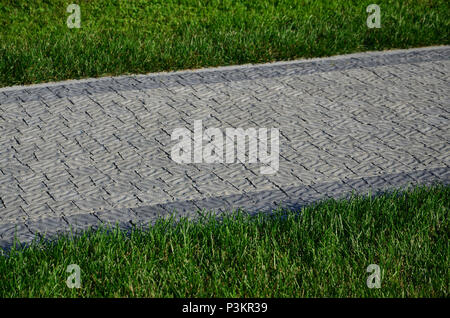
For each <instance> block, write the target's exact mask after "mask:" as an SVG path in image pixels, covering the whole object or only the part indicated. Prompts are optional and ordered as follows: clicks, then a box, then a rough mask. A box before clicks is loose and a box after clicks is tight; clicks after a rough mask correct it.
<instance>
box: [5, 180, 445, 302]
mask: <svg viewBox="0 0 450 318" xmlns="http://www.w3.org/2000/svg"><path fill="white" fill-rule="evenodd" d="M449 198H450V187H449V186H434V187H431V188H426V187H420V188H414V189H411V190H409V191H408V192H397V193H391V194H386V195H383V196H377V197H375V198H371V197H354V198H353V199H351V200H349V201H345V200H341V201H334V200H330V201H326V202H322V203H320V204H317V205H314V206H310V207H307V208H304V209H303V210H301V211H300V213H298V212H297V213H294V212H292V211H281V210H280V211H278V212H277V213H276V214H273V215H271V216H268V215H262V214H261V215H258V216H254V217H251V216H248V215H245V214H243V213H238V214H235V215H234V217H225V218H224V219H223V220H222V222H219V221H218V220H217V219H216V218H205V219H204V220H203V221H202V222H197V223H195V222H192V221H182V222H179V223H174V222H170V221H161V222H159V223H157V224H156V225H155V226H153V227H150V228H149V229H146V230H144V231H142V230H135V231H133V232H132V233H131V235H130V236H126V235H125V234H124V232H121V231H119V230H115V231H114V232H113V233H109V234H108V233H106V232H105V231H97V232H90V233H87V234H85V235H84V236H81V237H77V238H75V239H67V238H64V237H61V238H60V239H59V241H57V242H56V243H54V244H53V245H51V244H50V245H44V246H39V245H34V246H33V245H32V246H31V247H29V248H26V249H20V250H14V249H13V250H12V251H10V254H9V256H0V297H74V296H81V297H94V296H99V297H110V296H120V297H135V296H143V297H316V296H327V297H448V286H449V235H450V228H449V208H450V200H449ZM69 264H77V265H79V266H80V268H81V288H79V289H69V288H68V287H67V286H66V283H65V282H66V279H67V277H68V276H69V275H70V274H69V273H66V268H67V266H68V265H69ZM369 264H377V265H379V266H380V268H381V272H382V276H381V288H379V289H369V288H368V287H367V286H366V280H367V277H368V276H369V273H367V272H366V269H367V266H368V265H369Z"/></svg>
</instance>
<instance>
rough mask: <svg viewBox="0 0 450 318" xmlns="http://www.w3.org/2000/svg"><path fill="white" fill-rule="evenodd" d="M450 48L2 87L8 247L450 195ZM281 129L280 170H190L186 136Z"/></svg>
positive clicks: (1, 187) (3, 242)
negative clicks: (367, 200)
mask: <svg viewBox="0 0 450 318" xmlns="http://www.w3.org/2000/svg"><path fill="white" fill-rule="evenodd" d="M449 71H450V47H448V46H443V47H433V48H423V49H412V50H398V51H389V52H372V53H363V54H352V55H346V56H338V57H332V58H324V59H314V60H301V61H293V62H284V63H272V64H265V65H256V66H240V67H228V68H217V69H206V70H200V71H184V72H176V73H161V74H150V75H136V76H121V77H113V78H102V79H90V80H82V81H67V82H60V83H50V84H41V85H33V86H25V87H9V88H2V89H0V198H1V199H0V246H8V244H10V243H11V242H12V240H13V237H14V235H16V237H17V238H18V239H19V240H20V241H22V242H28V241H30V240H31V239H32V238H33V237H34V236H35V235H36V234H39V235H42V234H43V233H46V234H47V235H48V236H52V235H54V234H55V233H58V232H66V231H69V230H70V229H72V230H82V229H85V228H87V227H89V226H95V225H98V224H101V223H116V222H118V223H120V224H121V225H122V226H124V227H127V226H131V225H132V224H147V223H149V222H152V221H154V220H155V218H157V217H159V216H165V215H168V214H169V213H171V212H172V211H174V210H175V211H176V213H177V215H179V216H191V217H195V216H196V215H197V214H196V210H197V209H212V210H216V211H218V212H219V211H220V210H224V209H225V210H229V209H233V208H238V207H242V208H244V209H247V210H249V211H250V212H254V211H257V210H264V211H266V210H269V209H271V208H274V207H277V206H278V205H282V206H287V207H292V208H296V207H300V206H302V205H303V204H308V203H311V202H314V201H316V200H320V199H322V198H325V197H341V196H347V195H348V194H349V193H351V192H352V191H356V192H363V193H366V192H367V191H369V190H372V191H373V192H377V191H381V190H386V189H388V188H392V187H406V186H408V185H411V184H423V183H426V184H430V183H433V182H442V183H446V184H449V183H450V131H449V124H450V120H449V116H450V90H449V82H450V80H449V74H450V72H449ZM194 120H202V121H203V126H204V128H208V127H217V128H220V129H224V128H227V127H234V128H238V127H241V128H244V129H246V128H249V127H255V128H258V127H266V128H278V129H279V131H280V157H279V170H278V172H277V173H276V174H273V175H263V174H261V173H260V166H261V164H260V163H247V162H244V163H232V164H226V163H220V164H206V163H201V164H178V163H176V162H174V161H173V160H171V158H170V153H171V148H172V146H173V145H174V144H175V142H174V141H171V138H170V134H171V133H172V131H173V130H174V129H175V128H179V127H187V128H188V129H189V130H191V131H192V129H193V128H192V127H193V123H194Z"/></svg>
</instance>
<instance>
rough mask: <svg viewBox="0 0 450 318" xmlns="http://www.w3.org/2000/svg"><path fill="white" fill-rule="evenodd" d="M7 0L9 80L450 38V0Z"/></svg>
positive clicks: (4, 52)
mask: <svg viewBox="0 0 450 318" xmlns="http://www.w3.org/2000/svg"><path fill="white" fill-rule="evenodd" d="M73 2H74V1H72V0H54V1H53V0H52V1H44V0H36V1H28V0H17V1H8V0H0V87H1V86H10V85H15V84H29V83H38V82H47V81H58V80H64V79H76V78H85V77H98V76H104V75H118V74H127V73H147V72H156V71H167V70H176V69H189V68H199V67H207V66H218V65H232V64H243V63H260V62H269V61H274V60H290V59H295V58H300V57H318V56H328V55H335V54H344V53H350V52H357V51H366V50H382V49H391V48H409V47H420V46H430V45H439V44H449V43H450V36H449V35H450V34H449V30H450V22H449V21H450V2H449V1H447V0H402V1H400V0H395V1H394V0H377V1H376V3H377V4H378V5H379V6H380V8H381V28H380V29H376V28H375V29H369V28H368V27H367V25H366V20H367V17H368V15H369V13H367V12H366V7H367V6H368V5H369V4H372V3H374V1H373V0H298V1H293V0H292V1H287V0H279V1H275V0H259V1H231V0H221V1H219V0H210V1H206V0H200V1H193V0H192V1H190V0H184V1H183V0H179V1H174V0H155V1H137V0H131V1H130V0H121V1H107V0H94V1H87V0H85V1H81V0H80V1H75V3H77V4H79V5H80V8H81V28H80V29H69V28H68V27H67V26H66V20H67V17H68V16H69V15H70V13H67V12H66V8H67V6H68V5H69V4H71V3H73Z"/></svg>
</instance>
